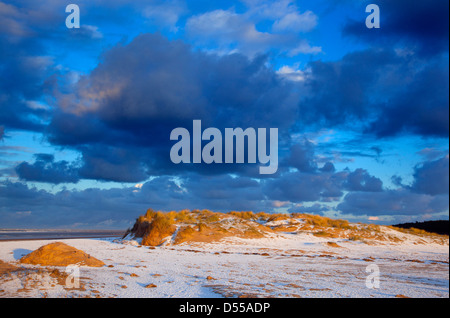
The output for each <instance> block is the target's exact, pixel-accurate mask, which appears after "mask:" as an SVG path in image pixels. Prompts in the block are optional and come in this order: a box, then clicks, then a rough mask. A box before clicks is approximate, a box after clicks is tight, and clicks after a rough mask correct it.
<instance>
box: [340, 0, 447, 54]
mask: <svg viewBox="0 0 450 318" xmlns="http://www.w3.org/2000/svg"><path fill="white" fill-rule="evenodd" d="M368 3H369V2H367V4H368ZM376 4H377V5H378V6H379V8H380V20H381V21H380V29H368V28H366V26H365V23H364V20H363V19H361V20H358V21H355V20H352V21H348V22H347V24H346V25H345V27H344V29H343V33H344V34H345V35H351V36H354V37H355V38H358V39H361V40H364V41H367V42H369V43H371V44H374V43H376V44H379V45H383V46H390V45H398V44H402V45H406V46H409V48H410V49H412V50H417V51H418V52H419V54H421V55H424V56H430V55H435V54H440V53H442V52H445V51H448V36H449V33H448V25H449V14H448V12H449V2H448V1H447V0H431V1H423V0H415V1H410V0H396V1H390V0H380V1H377V2H376ZM367 15H368V14H367ZM364 19H365V17H364Z"/></svg>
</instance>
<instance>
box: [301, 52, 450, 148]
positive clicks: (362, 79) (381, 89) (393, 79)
mask: <svg viewBox="0 0 450 318" xmlns="http://www.w3.org/2000/svg"><path fill="white" fill-rule="evenodd" d="M309 66H310V67H311V72H310V74H309V75H308V76H307V78H306V80H305V82H304V83H303V87H304V89H305V91H307V92H308V93H307V94H306V95H305V96H304V97H303V99H302V101H301V102H300V106H299V110H300V119H299V120H300V124H301V125H303V126H308V125H312V126H314V125H316V126H318V127H321V128H323V127H330V128H331V127H348V128H351V129H362V130H363V131H364V132H365V133H366V134H373V135H376V136H379V137H389V136H395V135H398V134H400V133H409V134H416V135H421V136H437V137H448V133H449V122H448V118H449V113H448V110H449V108H448V105H449V100H448V87H449V84H448V83H449V82H448V60H447V59H445V58H442V57H436V58H433V59H430V60H422V59H418V58H417V57H415V56H414V55H402V54H400V53H399V52H395V51H394V50H392V49H375V48H371V49H367V50H364V51H359V52H354V53H349V54H347V55H346V56H344V57H343V58H342V60H339V61H335V62H323V61H315V62H311V63H310V64H309ZM377 155H378V153H377Z"/></svg>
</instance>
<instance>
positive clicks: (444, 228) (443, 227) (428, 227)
mask: <svg viewBox="0 0 450 318" xmlns="http://www.w3.org/2000/svg"><path fill="white" fill-rule="evenodd" d="M393 226H396V227H400V228H403V229H409V228H412V227H413V228H416V229H420V230H424V231H427V232H431V233H437V234H445V235H449V221H444V220H441V221H425V222H415V223H402V224H395V225H393Z"/></svg>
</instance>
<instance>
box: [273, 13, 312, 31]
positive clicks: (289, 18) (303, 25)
mask: <svg viewBox="0 0 450 318" xmlns="http://www.w3.org/2000/svg"><path fill="white" fill-rule="evenodd" d="M316 25H317V16H316V15H315V14H314V13H313V12H312V11H306V12H304V13H298V12H290V13H288V14H286V15H285V16H283V17H282V18H281V19H279V20H277V21H275V22H274V24H273V26H272V29H273V30H274V31H275V32H283V31H289V32H309V31H311V30H312V29H314V28H315V27H316Z"/></svg>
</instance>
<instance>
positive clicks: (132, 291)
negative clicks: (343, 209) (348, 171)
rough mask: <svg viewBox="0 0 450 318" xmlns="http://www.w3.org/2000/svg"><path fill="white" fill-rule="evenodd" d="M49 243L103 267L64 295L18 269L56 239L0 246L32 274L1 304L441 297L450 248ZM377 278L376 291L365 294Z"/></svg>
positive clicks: (6, 288) (1, 286) (293, 241)
mask: <svg viewBox="0 0 450 318" xmlns="http://www.w3.org/2000/svg"><path fill="white" fill-rule="evenodd" d="M57 241H60V242H64V243H66V244H68V245H70V246H73V247H75V248H77V249H81V250H83V251H85V252H86V253H88V254H90V255H92V256H93V257H95V258H97V259H100V260H102V261H103V262H104V263H105V264H106V265H105V266H104V267H101V268H90V267H80V268H79V275H80V281H81V284H82V286H83V288H84V290H70V289H67V288H65V286H64V285H62V284H57V283H56V281H55V278H52V277H50V276H49V275H47V274H45V273H42V272H41V273H40V272H36V270H37V269H38V268H39V266H32V265H21V264H18V259H20V258H21V257H22V256H23V255H25V254H27V253H30V252H31V251H34V250H36V249H37V248H39V247H40V246H42V245H45V244H48V243H51V242H55V240H42V241H11V242H0V260H3V261H4V262H8V263H10V264H13V265H16V266H22V267H26V268H29V269H30V270H29V271H28V272H25V274H23V272H22V274H20V273H17V274H16V273H10V274H6V275H3V276H0V297H42V296H46V297H85V296H88V297H159V298H169V297H177V298H178V297H187V298H198V297H239V296H250V297H396V296H397V297H399V296H407V297H449V263H448V261H449V247H448V244H446V245H441V244H435V243H428V244H413V243H412V242H408V241H406V242H403V243H401V244H400V243H397V244H395V243H389V244H388V243H385V244H376V245H368V244H365V243H362V242H358V241H349V240H344V239H329V238H328V239H327V238H319V237H315V236H313V235H309V234H276V235H275V236H274V237H266V238H261V239H239V238H235V237H233V238H227V239H224V240H222V241H220V242H216V243H191V244H181V245H170V244H166V245H164V246H161V247H155V248H149V247H145V246H140V245H139V244H138V243H137V242H135V241H122V240H114V239H70V240H57ZM330 241H333V242H335V243H337V244H338V245H339V246H340V247H335V246H331V245H329V244H327V242H330ZM369 265H371V267H369V268H368V266H369ZM374 265H376V266H374ZM369 269H371V271H366V270H369ZM59 270H60V271H61V272H64V271H65V270H66V269H65V268H64V267H60V268H59ZM376 270H379V288H368V287H367V284H366V283H367V281H368V282H369V283H372V284H373V283H374V282H375V280H373V276H375V275H376V274H377V272H376ZM368 277H369V279H368ZM369 285H370V284H369Z"/></svg>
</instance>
